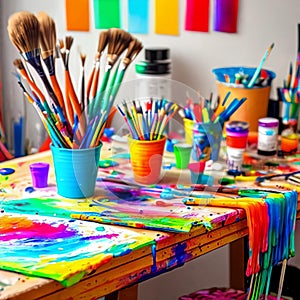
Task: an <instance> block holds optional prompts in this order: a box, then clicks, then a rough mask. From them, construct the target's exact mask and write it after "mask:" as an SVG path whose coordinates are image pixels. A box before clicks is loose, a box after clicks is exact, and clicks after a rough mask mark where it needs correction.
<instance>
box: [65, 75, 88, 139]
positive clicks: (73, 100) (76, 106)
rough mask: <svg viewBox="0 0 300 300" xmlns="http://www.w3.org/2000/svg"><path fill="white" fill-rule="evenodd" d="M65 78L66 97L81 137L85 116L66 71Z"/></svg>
mask: <svg viewBox="0 0 300 300" xmlns="http://www.w3.org/2000/svg"><path fill="white" fill-rule="evenodd" d="M65 77H66V88H67V90H68V96H69V99H70V102H71V104H72V108H73V111H74V112H75V113H76V114H77V116H78V122H79V130H80V132H81V134H82V135H83V133H84V130H85V116H84V114H83V113H82V111H81V107H80V103H79V101H78V98H77V96H76V93H75V90H74V87H73V84H72V81H71V77H70V73H69V71H68V70H66V71H65ZM73 122H74V121H73Z"/></svg>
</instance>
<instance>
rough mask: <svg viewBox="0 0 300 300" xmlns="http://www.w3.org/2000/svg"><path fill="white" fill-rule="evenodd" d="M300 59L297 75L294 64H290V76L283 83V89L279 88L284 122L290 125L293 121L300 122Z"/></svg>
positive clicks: (298, 60)
mask: <svg viewBox="0 0 300 300" xmlns="http://www.w3.org/2000/svg"><path fill="white" fill-rule="evenodd" d="M299 81H300V58H299V57H298V58H297V61H296V66H295V74H293V64H292V63H291V64H290V69H289V74H288V77H287V79H286V80H284V82H283V88H278V96H279V99H280V100H281V101H282V122H283V124H289V123H291V122H292V121H293V120H294V121H298V113H299V101H300V87H299Z"/></svg>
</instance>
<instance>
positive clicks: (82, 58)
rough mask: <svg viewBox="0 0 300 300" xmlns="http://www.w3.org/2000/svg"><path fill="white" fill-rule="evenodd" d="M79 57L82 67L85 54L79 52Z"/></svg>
mask: <svg viewBox="0 0 300 300" xmlns="http://www.w3.org/2000/svg"><path fill="white" fill-rule="evenodd" d="M80 59H81V65H82V66H83V67H84V64H85V60H86V54H85V53H80Z"/></svg>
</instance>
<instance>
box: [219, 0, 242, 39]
mask: <svg viewBox="0 0 300 300" xmlns="http://www.w3.org/2000/svg"><path fill="white" fill-rule="evenodd" d="M238 6H239V1H238V0H215V8H214V9H215V13H214V15H215V18H214V30H215V31H220V32H228V33H236V32H237V21H238Z"/></svg>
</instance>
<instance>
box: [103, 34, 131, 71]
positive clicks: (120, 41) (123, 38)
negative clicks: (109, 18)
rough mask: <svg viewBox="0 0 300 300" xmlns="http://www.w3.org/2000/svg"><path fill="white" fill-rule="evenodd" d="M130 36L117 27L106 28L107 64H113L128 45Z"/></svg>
mask: <svg viewBox="0 0 300 300" xmlns="http://www.w3.org/2000/svg"><path fill="white" fill-rule="evenodd" d="M131 40H132V36H131V34H130V33H128V32H127V31H124V30H122V29H118V28H110V29H109V30H108V51H107V52H108V53H107V60H108V64H109V65H111V66H113V65H114V64H115V62H116V61H117V59H118V58H119V56H120V55H121V54H122V52H123V51H124V50H125V49H126V48H127V47H128V45H129V43H130V42H131Z"/></svg>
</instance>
